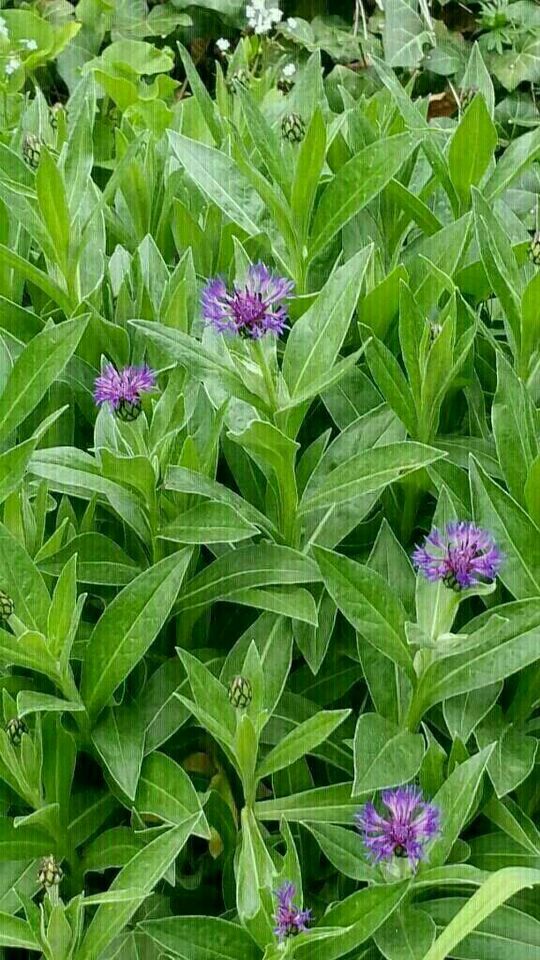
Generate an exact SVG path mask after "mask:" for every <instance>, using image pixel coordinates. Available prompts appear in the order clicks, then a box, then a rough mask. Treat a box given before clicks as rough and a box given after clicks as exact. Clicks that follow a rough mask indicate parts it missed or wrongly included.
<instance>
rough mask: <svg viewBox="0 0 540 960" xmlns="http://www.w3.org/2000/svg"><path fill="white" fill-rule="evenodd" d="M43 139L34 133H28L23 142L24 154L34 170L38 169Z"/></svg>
mask: <svg viewBox="0 0 540 960" xmlns="http://www.w3.org/2000/svg"><path fill="white" fill-rule="evenodd" d="M42 143H43V141H42V140H41V139H40V137H36V136H35V135H34V134H33V133H27V134H26V135H25V138H24V140H23V144H22V155H23V157H24V159H25V160H26V162H27V164H28V166H29V167H32V170H37V168H38V166H39V158H40V156H41V147H42Z"/></svg>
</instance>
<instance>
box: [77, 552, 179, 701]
mask: <svg viewBox="0 0 540 960" xmlns="http://www.w3.org/2000/svg"><path fill="white" fill-rule="evenodd" d="M190 558H191V551H190V550H189V549H186V550H183V551H180V553H176V554H173V555H172V556H171V557H166V558H165V560H161V561H160V562H159V563H156V564H155V565H154V566H153V567H150V569H149V570H145V571H144V573H141V574H140V576H138V577H137V578H136V579H135V580H133V581H132V582H131V583H129V584H128V585H127V586H126V587H124V589H123V590H122V591H121V592H120V593H119V594H118V596H117V597H115V599H114V600H113V601H112V602H111V603H110V604H109V606H108V607H107V609H106V610H105V613H104V614H103V615H102V617H101V618H100V620H99V621H98V623H97V624H96V626H95V627H94V630H93V631H92V635H91V637H90V640H89V641H88V645H87V647H86V650H85V658H84V665H83V674H82V682H81V695H82V698H83V700H84V701H85V704H86V708H87V710H88V712H89V714H90V716H91V717H94V718H95V717H96V716H97V715H98V713H99V712H100V710H101V709H102V708H103V707H104V706H105V704H106V703H107V702H108V700H109V698H110V697H111V695H112V694H113V693H114V691H115V690H116V688H117V686H118V685H119V684H120V683H121V682H122V680H125V678H126V677H127V676H128V675H129V673H130V672H131V670H132V669H133V667H134V666H135V665H136V664H137V663H138V662H139V660H140V659H141V657H143V656H144V654H145V653H146V651H147V650H148V648H149V647H150V645H151V644H152V643H153V641H154V639H155V637H156V636H157V634H158V632H159V630H160V629H161V627H162V626H163V624H164V623H165V621H166V620H167V617H168V615H169V613H170V611H171V608H172V606H173V603H174V601H175V599H176V596H177V594H178V591H179V589H180V586H181V583H182V580H183V579H184V576H185V573H186V570H187V567H188V564H189V561H190Z"/></svg>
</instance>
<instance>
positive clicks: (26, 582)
mask: <svg viewBox="0 0 540 960" xmlns="http://www.w3.org/2000/svg"><path fill="white" fill-rule="evenodd" d="M0 582H1V583H2V589H3V590H4V592H5V593H7V594H8V596H10V597H11V598H12V600H13V603H14V606H15V613H16V615H17V616H18V617H19V619H20V620H22V622H23V623H24V624H25V626H26V627H27V628H28V629H33V630H39V631H41V632H43V633H46V631H47V620H48V615H49V607H50V603H51V600H50V597H49V591H48V590H47V587H46V586H45V581H44V580H43V577H42V576H41V574H40V572H39V570H38V569H37V567H36V565H35V563H34V562H33V560H32V559H31V558H30V557H29V556H28V554H27V552H26V550H25V549H24V547H23V546H22V544H21V543H20V541H19V540H18V539H17V538H16V537H14V536H13V534H12V533H10V531H9V530H8V528H7V527H5V526H4V525H3V524H0Z"/></svg>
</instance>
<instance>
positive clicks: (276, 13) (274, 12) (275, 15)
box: [268, 7, 283, 23]
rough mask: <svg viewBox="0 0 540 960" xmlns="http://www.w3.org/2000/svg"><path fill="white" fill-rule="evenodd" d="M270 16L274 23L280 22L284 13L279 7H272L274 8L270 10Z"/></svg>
mask: <svg viewBox="0 0 540 960" xmlns="http://www.w3.org/2000/svg"><path fill="white" fill-rule="evenodd" d="M268 16H269V17H270V18H271V20H272V21H273V22H274V23H279V21H280V20H281V18H282V16H283V13H282V11H281V10H280V9H279V7H272V9H271V10H269V11H268Z"/></svg>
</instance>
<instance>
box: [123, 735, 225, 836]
mask: <svg viewBox="0 0 540 960" xmlns="http://www.w3.org/2000/svg"><path fill="white" fill-rule="evenodd" d="M135 808H136V810H137V811H138V812H139V813H140V815H141V816H143V817H144V816H146V815H149V816H152V817H159V818H160V820H163V821H164V823H169V824H177V823H182V821H183V820H185V819H186V817H188V816H191V815H192V814H196V813H199V814H200V819H199V821H198V823H197V826H196V828H194V830H193V832H194V834H195V836H198V837H203V838H205V839H207V840H208V839H209V838H210V833H209V828H208V824H207V823H206V818H205V816H204V814H203V812H202V808H201V804H200V801H199V797H198V795H197V791H196V790H195V788H194V786H193V784H192V782H191V780H190V778H189V776H188V774H187V773H186V772H185V770H184V769H183V768H182V767H181V766H180V765H179V764H178V763H176V761H175V760H173V759H172V757H168V756H166V755H165V754H164V753H158V752H155V753H152V754H150V755H149V756H148V757H146V759H145V761H144V763H143V765H142V769H141V773H140V777H139V784H138V788H137V795H136V797H135Z"/></svg>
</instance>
